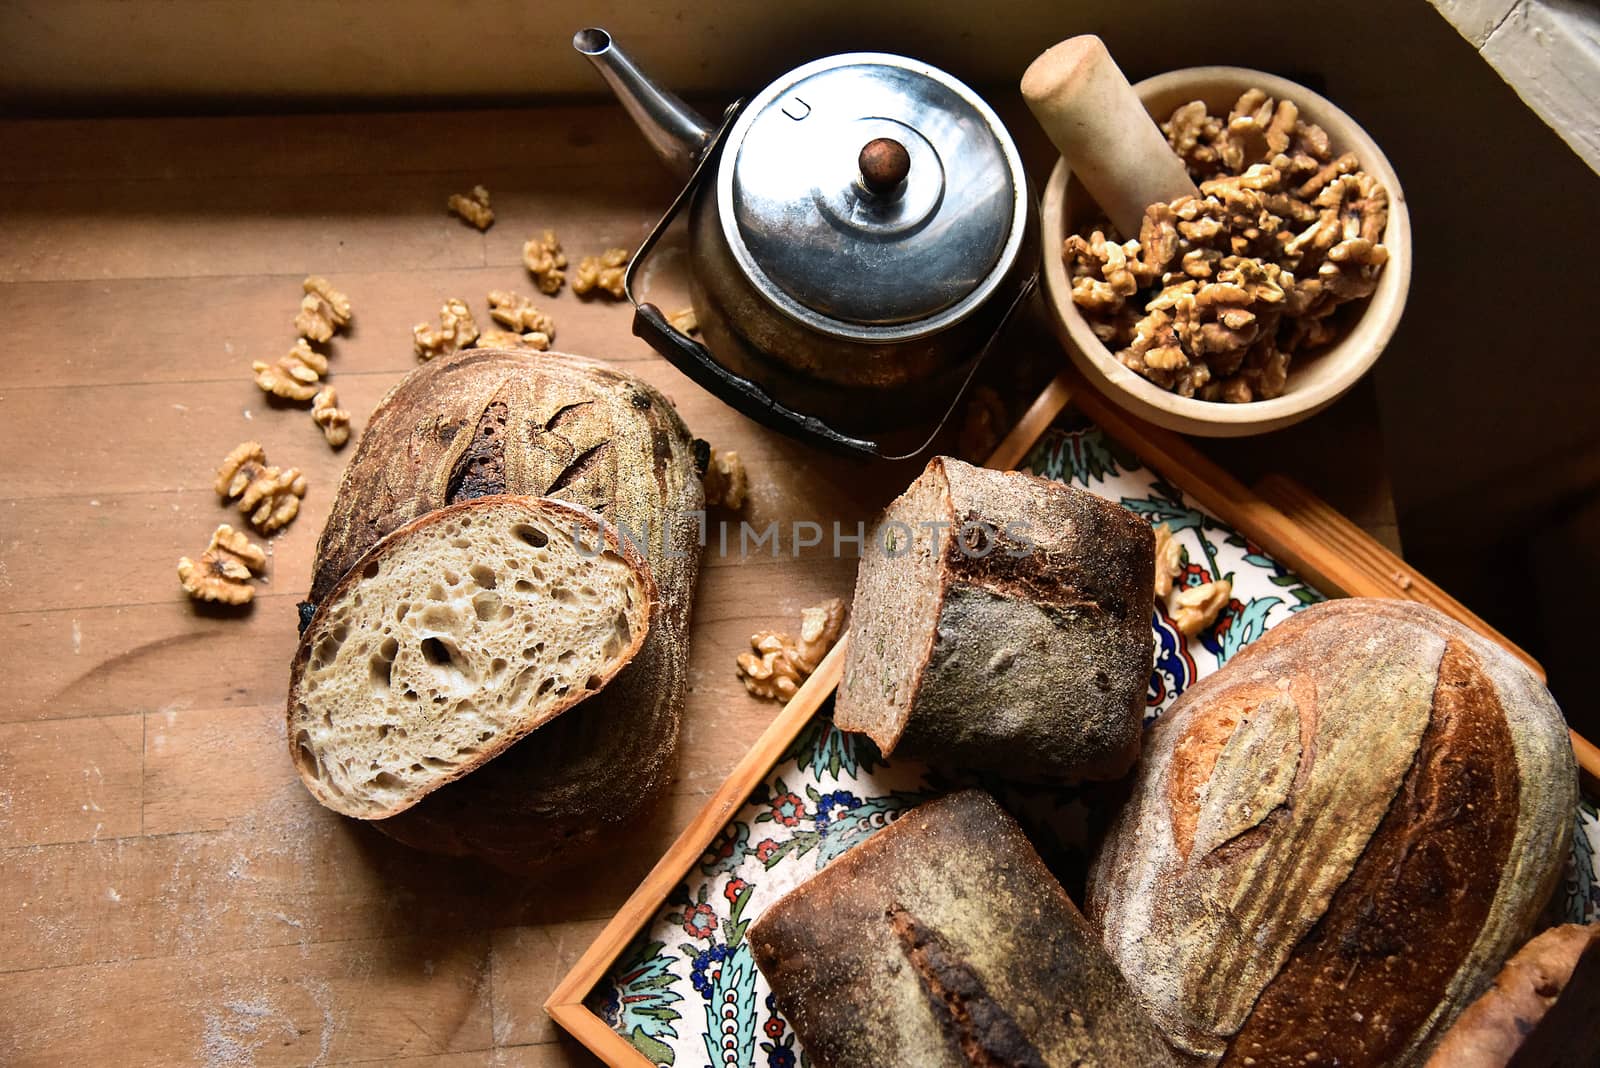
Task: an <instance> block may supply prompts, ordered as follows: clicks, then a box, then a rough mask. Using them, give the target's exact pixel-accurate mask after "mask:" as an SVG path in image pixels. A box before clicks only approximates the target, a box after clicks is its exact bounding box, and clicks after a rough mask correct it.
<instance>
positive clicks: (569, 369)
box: [310, 349, 707, 871]
mask: <svg viewBox="0 0 1600 1068" xmlns="http://www.w3.org/2000/svg"><path fill="white" fill-rule="evenodd" d="M706 455H707V452H706V449H705V446H704V443H700V442H696V440H695V439H694V438H693V437H692V436H691V435H690V434H689V432H688V430H687V429H686V428H685V427H684V425H683V421H682V420H681V419H679V418H678V414H677V412H676V411H675V410H674V409H673V407H672V404H671V403H670V402H669V401H668V400H667V399H666V398H665V397H663V396H662V395H661V394H660V393H659V392H658V391H656V390H655V389H654V388H652V387H651V386H649V385H647V384H646V383H644V382H642V381H640V380H638V379H637V378H634V377H633V376H631V375H628V374H625V373H623V372H621V371H617V370H614V369H612V368H610V367H607V366H606V365H604V364H601V363H598V362H595V361H592V360H587V359H583V358H581V357H577V356H568V355H563V354H559V353H533V354H527V353H511V352H499V351H484V350H471V349H469V350H467V351H465V352H461V353H457V354H456V355H454V356H449V357H445V358H442V359H438V360H434V361H432V362H431V363H428V364H425V365H423V366H421V367H419V368H418V369H417V370H415V371H413V372H412V373H411V374H410V375H408V376H407V377H406V378H405V380H403V381H402V382H401V383H400V384H399V385H398V386H396V387H395V388H394V389H393V390H391V391H390V392H389V394H388V395H387V396H386V397H385V398H384V399H383V401H382V402H381V403H380V404H379V405H378V408H377V410H376V411H375V412H374V413H373V415H372V418H371V419H370V421H369V422H368V425H367V429H366V432H365V433H364V434H363V435H362V439H361V446H360V448H359V449H358V450H357V452H356V455H355V458H354V459H353V460H352V461H351V463H350V465H349V467H348V468H347V469H346V472H345V476H344V481H343V483H342V484H341V485H340V487H339V492H338V495H337V496H336V498H335V500H334V502H333V508H332V512H331V515H330V516H329V519H328V524H327V526H326V527H325V528H324V530H323V532H322V538H321V540H320V541H319V542H318V545H317V555H316V560H315V563H314V568H315V570H314V573H313V578H312V585H311V594H310V607H314V606H315V604H317V603H319V602H320V601H322V600H323V599H324V598H326V597H327V596H328V594H329V593H330V592H331V591H332V590H333V587H334V586H335V584H336V583H337V582H338V581H339V579H340V578H342V577H343V575H344V574H345V573H346V572H347V571H348V570H349V568H350V566H351V565H352V564H353V563H354V562H355V561H356V560H357V559H359V558H360V557H361V556H362V555H363V554H364V553H365V552H366V551H367V550H368V549H369V548H371V546H372V545H373V543H375V542H376V541H377V540H378V539H379V538H380V537H382V536H383V535H384V534H386V533H388V532H389V531H391V530H394V529H395V528H397V527H400V526H402V525H404V524H405V523H408V522H410V521H411V520H413V519H415V518H417V517H419V516H421V515H424V514H426V513H428V512H430V511H433V510H434V509H436V508H441V507H444V506H446V505H449V504H453V503H456V502H458V501H463V500H469V499H472V498H474V497H481V496H486V495H491V494H501V493H509V494H523V495H529V496H536V497H543V496H548V497H553V498H557V499H560V500H563V501H568V502H571V503H573V504H577V505H580V506H583V507H585V508H589V509H591V510H593V511H595V512H597V513H599V514H600V515H602V516H604V517H605V518H606V519H607V520H608V521H609V522H611V523H613V524H616V525H618V526H619V527H626V528H627V530H628V531H629V532H631V534H632V536H633V537H634V538H635V540H636V541H637V542H638V544H639V546H640V548H641V550H642V552H643V554H644V555H645V557H646V558H647V559H648V561H649V564H650V570H651V572H652V574H653V576H654V579H655V583H656V595H657V602H658V604H657V608H656V613H655V617H654V618H653V620H652V621H651V625H650V631H649V634H648V636H647V637H646V638H645V640H644V644H643V645H642V646H641V647H640V649H639V651H638V653H637V654H635V656H634V658H633V661H632V662H631V663H630V664H629V665H628V666H627V667H625V668H624V669H623V670H622V671H621V672H619V673H618V674H617V676H616V678H614V679H612V680H611V682H610V683H608V684H607V685H606V687H605V689H604V690H603V691H601V692H600V693H598V694H596V695H594V696H593V697H590V698H588V699H586V700H584V701H583V702H581V703H580V704H579V705H577V706H576V707H574V708H573V709H572V710H571V711H569V712H567V713H565V714H563V715H561V716H559V717H557V718H556V719H555V720H553V721H552V722H550V723H547V724H546V725H545V726H543V727H541V728H539V729H538V731H536V732H535V734H534V735H532V736H530V738H529V739H528V740H529V741H534V740H535V739H536V740H537V744H536V745H521V744H519V745H513V746H512V747H511V748H510V749H508V750H506V751H505V752H504V753H502V754H501V755H500V756H499V757H497V758H495V759H494V760H492V761H490V762H489V763H487V764H485V765H483V766H482V767H480V768H478V769H477V770H475V771H474V772H473V773H472V774H471V775H468V776H466V777H464V778H462V779H458V780H456V781H455V782H452V783H449V784H448V785H446V786H444V787H443V788H442V789H439V790H436V791H434V792H433V793H431V794H429V795H427V796H426V797H425V798H423V799H422V801H421V802H419V803H418V804H416V805H413V806H412V807H411V808H409V809H407V810H406V811H404V812H401V813H399V814H398V815H395V816H391V817H389V818H388V819H385V820H382V821H380V822H378V823H376V824H375V826H376V827H377V828H378V829H380V830H382V831H383V832H384V833H386V834H389V835H391V836H392V837H395V838H398V839H400V840H401V841H404V842H406V843H408V844H410V845H412V846H415V847H417V848H421V849H426V850H430V851H434V852H441V853H448V854H456V855H461V854H472V855H476V856H480V857H483V858H484V859H486V860H489V861H490V862H492V863H495V864H498V865H500V866H502V867H505V868H509V869H513V870H518V871H529V870H534V869H541V868H547V867H549V866H550V865H552V864H557V863H560V862H562V861H563V860H570V859H571V858H572V857H573V856H575V855H577V854H578V853H579V852H581V849H582V847H583V846H585V845H587V844H589V843H592V842H595V841H598V840H601V839H604V838H605V837H606V836H608V835H610V834H611V833H613V832H614V831H615V830H616V829H617V828H618V827H620V826H622V825H624V824H626V823H627V822H629V821H631V820H632V819H634V818H635V817H636V816H637V815H638V814H639V813H640V812H641V811H643V810H644V809H645V807H646V806H647V805H648V804H650V803H651V801H652V800H653V799H654V798H655V797H656V796H657V795H658V794H659V792H660V790H661V788H662V787H663V786H664V785H665V784H666V782H667V781H668V778H669V776H670V773H671V767H672V759H673V755H674V752H675V750H676V746H677V739H678V720H679V717H680V715H681V713H682V709H683V699H684V692H685V688H686V685H687V670H688V628H689V610H690V606H691V602H692V598H693V595H694V588H695V579H696V576H697V575H698V573H699V567H700V558H699V553H698V551H697V547H696V542H697V539H698V524H697V520H696V518H695V515H694V513H695V512H696V511H697V510H699V509H700V508H702V507H703V502H704V494H703V491H702V489H701V485H700V473H701V470H703V466H704V460H705V458H706ZM697 461H698V467H697Z"/></svg>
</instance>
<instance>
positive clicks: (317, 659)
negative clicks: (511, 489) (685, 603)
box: [289, 497, 655, 819]
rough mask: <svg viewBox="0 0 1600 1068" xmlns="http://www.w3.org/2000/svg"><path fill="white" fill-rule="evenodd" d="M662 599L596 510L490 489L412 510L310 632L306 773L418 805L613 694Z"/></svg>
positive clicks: (362, 809) (292, 721)
mask: <svg viewBox="0 0 1600 1068" xmlns="http://www.w3.org/2000/svg"><path fill="white" fill-rule="evenodd" d="M654 600H655V583H654V582H653V581H652V580H651V578H650V568H649V565H647V564H646V563H645V562H644V558H643V557H642V556H641V555H639V553H638V551H637V550H635V549H634V548H633V547H632V546H631V545H629V544H628V543H627V542H626V541H624V540H622V539H621V538H619V537H618V536H617V533H616V531H615V530H611V529H608V528H607V527H605V526H604V525H603V524H602V523H601V520H600V517H599V516H597V515H595V513H593V512H591V511H589V510H588V509H587V508H579V507H577V506H576V505H571V504H566V503H564V502H562V501H555V500H550V499H548V498H541V497H478V498H475V499H473V500H470V501H463V502H461V503H460V504H453V505H450V506H449V507H448V508H440V509H438V510H437V511H433V512H429V513H428V514H427V515H425V516H423V517H422V518H421V519H415V520H412V521H411V522H410V523H407V524H406V525H405V526H403V527H401V528H400V529H399V530H396V531H394V532H393V533H391V534H389V535H388V536H387V537H385V538H383V539H382V540H381V541H379V542H378V543H377V544H376V545H374V546H373V547H372V549H371V550H369V551H368V552H367V554H366V555H365V556H363V557H362V558H361V559H360V560H358V561H357V562H356V565H355V566H354V567H352V568H351V569H350V571H349V573H348V574H346V575H345V577H344V579H343V580H342V581H340V583H339V584H338V585H337V586H335V587H334V589H333V592H332V593H330V594H329V595H328V596H327V597H326V598H325V599H324V600H323V602H322V606H321V607H320V608H318V610H317V614H316V616H315V618H314V619H312V621H311V624H310V626H309V627H307V629H306V633H305V637H304V640H302V641H301V643H300V650H299V654H298V655H297V656H296V657H295V661H294V668H293V669H292V671H291V679H290V683H289V752H290V756H291V757H292V758H293V759H294V762H295V767H296V768H297V769H298V770H299V772H300V778H301V780H302V781H303V782H304V783H305V784H306V788H307V789H308V790H310V791H311V794H312V796H314V797H315V798H316V799H317V800H318V801H321V802H322V803H323V804H324V805H327V806H328V807H329V808H331V809H333V810H334V811H336V812H340V813H343V814H344V815H346V816H355V817H357V818H360V819H382V818H384V817H386V816H393V815H394V814H396V813H397V812H401V811H404V810H405V809H407V808H409V807H411V806H412V805H414V804H416V803H417V802H418V801H419V800H421V799H422V797H423V796H424V795H426V794H428V793H431V792H432V791H434V790H437V789H438V788H439V787H441V786H443V785H444V784H445V783H447V782H450V781H452V780H455V779H458V778H460V777H461V776H462V775H465V774H467V773H468V772H470V771H472V770H473V769H475V768H478V767H481V766H482V765H483V764H485V763H487V762H488V761H489V760H492V759H493V758H494V757H496V756H498V755H499V754H500V753H501V752H503V751H504V750H505V749H506V748H508V747H509V746H511V745H512V744H513V743H515V742H516V741H517V740H518V739H520V738H522V737H523V736H524V735H526V734H527V733H528V732H530V731H532V730H534V729H535V728H537V727H539V726H541V725H543V724H545V723H547V722H549V721H550V720H552V719H554V718H555V717H556V716H558V715H560V714H561V713H563V712H565V711H567V710H568V709H569V708H571V707H572V706H574V705H576V704H577V703H578V702H579V701H581V700H583V699H584V698H586V697H589V696H591V695H592V694H594V693H595V692H597V691H599V690H600V689H602V688H603V687H604V686H605V684H606V683H607V682H609V681H611V679H612V678H613V677H614V676H615V675H616V673H617V672H618V671H620V670H622V668H623V667H624V666H625V665H626V664H627V663H628V661H630V660H632V659H633V657H634V654H636V653H637V652H638V651H639V646H640V645H641V644H642V643H643V642H644V641H645V639H646V635H647V634H648V633H649V629H650V614H651V609H652V607H653V604H654ZM529 744H530V745H537V744H538V743H537V742H536V741H535V742H530V743H529Z"/></svg>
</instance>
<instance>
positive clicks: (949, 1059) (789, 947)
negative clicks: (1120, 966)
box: [748, 790, 1175, 1068]
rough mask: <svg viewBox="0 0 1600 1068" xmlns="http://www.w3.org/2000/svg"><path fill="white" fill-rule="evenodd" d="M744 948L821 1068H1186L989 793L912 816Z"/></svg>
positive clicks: (802, 895) (799, 898) (794, 900)
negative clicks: (1174, 1067) (1080, 1067)
mask: <svg viewBox="0 0 1600 1068" xmlns="http://www.w3.org/2000/svg"><path fill="white" fill-rule="evenodd" d="M748 938H749V944H750V947H751V952H752V954H753V955H754V957H755V961H756V965H757V966H758V967H759V968H760V969H761V972H762V974H763V975H765V976H766V978H767V982H768V983H769V984H770V985H771V987H772V993H773V999H774V1001H775V1002H776V1004H777V1006H778V1007H779V1008H780V1009H781V1010H783V1014H784V1016H785V1017H787V1018H788V1020H789V1021H790V1022H791V1023H792V1024H793V1025H794V1029H795V1034H796V1036H797V1037H798V1038H799V1039H800V1041H801V1043H802V1044H803V1045H804V1046H805V1049H806V1052H807V1053H808V1054H809V1055H810V1056H811V1058H812V1061H813V1063H815V1064H817V1065H819V1066H821V1068H879V1066H882V1065H915V1066H917V1068H973V1066H974V1065H983V1066H988V1068H1041V1066H1043V1065H1051V1066H1055V1065H1069V1064H1084V1065H1089V1064H1095V1065H1105V1066H1108V1068H1109V1066H1112V1065H1129V1066H1133V1065H1137V1066H1139V1068H1164V1066H1167V1065H1171V1064H1173V1063H1175V1062H1174V1061H1173V1058H1172V1056H1171V1053H1170V1051H1169V1050H1168V1048H1167V1046H1166V1043H1165V1042H1164V1040H1163V1039H1162V1036H1161V1032H1160V1031H1159V1030H1158V1029H1157V1028H1156V1027H1155V1025H1154V1024H1152V1023H1151V1022H1150V1020H1149V1019H1148V1018H1147V1017H1146V1016H1145V1014H1144V1013H1143V1012H1142V1011H1141V1010H1140V1008H1139V1006H1138V1004H1137V1003H1136V1002H1135V1001H1134V998H1133V996H1132V992H1131V991H1130V990H1129V987H1128V983H1127V981H1126V980H1125V979H1124V978H1123V977H1122V975H1121V974H1120V973H1119V972H1118V971H1117V968H1116V965H1115V964H1113V963H1112V961H1111V959H1110V957H1109V956H1107V954H1106V952H1105V950H1104V949H1103V948H1102V947H1101V945H1100V942H1099V939H1098V935H1097V932H1096V931H1095V930H1094V928H1093V927H1091V926H1090V924H1089V923H1088V921H1087V920H1085V919H1084V918H1083V916H1082V915H1081V914H1080V913H1079V912H1078V910H1077V908H1076V907H1075V906H1074V905H1073V903H1072V901H1071V899H1069V898H1068V897H1067V893H1066V891H1065V890H1063V889H1062V887H1061V884H1060V883H1059V882H1057V881H1056V879H1055V877H1054V876H1053V875H1051V873H1050V870H1049V869H1048V868H1047V867H1046V866H1045V864H1044V862H1043V861H1042V860H1040V858H1039V855H1038V853H1037V852H1035V850H1034V848H1033V845H1032V844H1031V843H1030V842H1029V841H1028V838H1027V835H1026V834H1024V833H1023V830H1022V828H1021V827H1020V826H1018V824H1017V822H1016V820H1015V819H1013V818H1012V817H1011V816H1010V814H1009V813H1007V812H1006V811H1005V810H1004V809H1002V808H1001V807H1000V806H999V805H998V804H997V803H996V802H995V801H994V799H993V798H992V797H990V796H989V795H988V794H986V793H984V792H982V791H980V790H963V791H960V792H958V793H954V794H948V795H946V796H944V797H942V798H939V799H938V800H935V801H929V802H927V803H925V804H922V805H919V806H918V807H916V808H914V809H911V810H910V811H909V812H905V813H902V814H901V815H900V816H899V817H898V818H897V819H895V821H894V822H893V823H891V824H890V825H889V826H888V827H886V828H884V829H883V830H882V831H879V832H878V833H877V834H874V835H873V836H872V837H871V838H869V839H867V840H866V841H865V842H862V843H861V844H860V845H858V846H855V847H854V848H852V849H851V850H850V851H849V852H847V853H845V854H843V855H842V856H840V857H837V858H836V859H834V860H832V861H830V862H829V863H828V865H827V867H825V868H823V869H822V870H821V871H820V872H818V873H817V874H816V875H814V876H812V877H811V878H810V879H809V880H807V881H806V882H804V883H801V884H800V885H799V886H798V887H796V888H795V889H793V890H791V891H789V893H788V894H786V895H785V896H784V897H782V898H780V899H779V900H778V901H777V902H775V903H773V904H772V905H771V906H769V907H768V908H767V909H766V911H765V912H764V913H762V915H761V916H759V917H758V918H757V919H756V921H755V923H754V924H752V925H751V927H750V930H749V935H748Z"/></svg>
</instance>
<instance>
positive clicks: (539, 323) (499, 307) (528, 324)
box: [489, 289, 556, 348]
mask: <svg viewBox="0 0 1600 1068" xmlns="http://www.w3.org/2000/svg"><path fill="white" fill-rule="evenodd" d="M489 317H490V318H491V319H493V320H494V321H495V322H497V323H499V324H500V325H501V326H504V327H507V328H508V329H511V330H515V331H517V332H518V333H526V332H532V333H536V334H543V335H544V336H545V338H546V339H547V340H548V339H550V338H553V337H555V336H556V323H555V320H554V319H552V318H550V316H548V315H546V314H545V313H544V312H542V311H540V310H539V309H538V308H536V307H534V306H533V301H531V300H529V299H528V298H527V297H525V296H523V295H522V294H521V293H511V292H508V291H506V290H504V289H492V290H490V291H489ZM546 347H547V348H548V345H546Z"/></svg>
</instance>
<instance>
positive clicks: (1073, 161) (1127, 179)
mask: <svg viewBox="0 0 1600 1068" xmlns="http://www.w3.org/2000/svg"><path fill="white" fill-rule="evenodd" d="M1022 97H1023V99H1024V100H1026V101H1027V102H1028V107H1029V109H1031V110H1032V111H1033V117H1034V118H1035V119H1037V120H1038V121H1039V125H1040V126H1042V127H1044V132H1045V133H1046V134H1048V135H1049V137H1050V141H1051V143H1053V144H1054V145H1055V146H1056V149H1057V150H1058V151H1059V152H1060V153H1061V155H1062V156H1064V157H1065V158H1066V161H1067V165H1068V166H1070V167H1071V168H1072V173H1073V174H1074V175H1075V176H1076V177H1077V179H1078V180H1079V181H1080V182H1082V183H1083V187H1084V188H1085V189H1086V190H1088V192H1089V195H1090V196H1092V197H1094V199H1095V202H1096V203H1097V204H1099V205H1100V208H1101V210H1103V211H1104V212H1105V213H1106V218H1108V219H1110V220H1111V224H1112V225H1113V226H1115V227H1116V228H1117V230H1118V232H1119V233H1121V235H1122V237H1123V239H1124V240H1126V239H1128V238H1132V237H1138V236H1139V224H1140V223H1141V222H1142V221H1143V219H1144V211H1145V209H1146V208H1148V207H1149V206H1150V205H1151V204H1154V203H1156V202H1158V201H1160V202H1163V203H1165V202H1166V201H1169V200H1176V199H1177V198H1178V197H1181V196H1186V195H1187V196H1193V195H1195V194H1196V193H1197V190H1196V189H1195V187H1194V182H1192V181H1190V180H1189V172H1188V170H1186V169H1185V168H1184V165H1183V161H1182V160H1181V159H1179V158H1178V156H1177V154H1176V153H1175V152H1173V151H1172V147H1171V146H1170V145H1168V144H1167V139H1166V136H1165V135H1164V134H1162V132H1161V128H1160V127H1159V126H1157V125H1156V123H1155V121H1154V120H1153V119H1151V118H1150V113H1149V112H1147V111H1145V108H1144V105H1143V104H1142V103H1140V101H1139V97H1138V95H1137V94H1136V93H1134V91H1133V86H1131V85H1129V84H1128V79H1127V78H1126V77H1125V76H1124V75H1123V73H1122V71H1121V69H1120V68H1118V66H1117V63H1116V60H1114V59H1112V58H1111V53H1110V52H1107V51H1106V46H1105V42H1103V41H1101V40H1100V38H1098V37H1096V36H1094V35H1093V34H1085V35H1083V36H1081V37H1072V38H1069V39H1068V40H1065V41H1062V42H1061V43H1060V44H1058V45H1056V46H1055V47H1054V48H1051V49H1050V50H1049V51H1047V52H1045V53H1044V54H1043V55H1041V56H1040V57H1039V58H1038V59H1036V60H1034V61H1033V63H1032V64H1030V65H1029V67H1028V69H1027V71H1026V72H1024V73H1023V75H1022Z"/></svg>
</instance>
